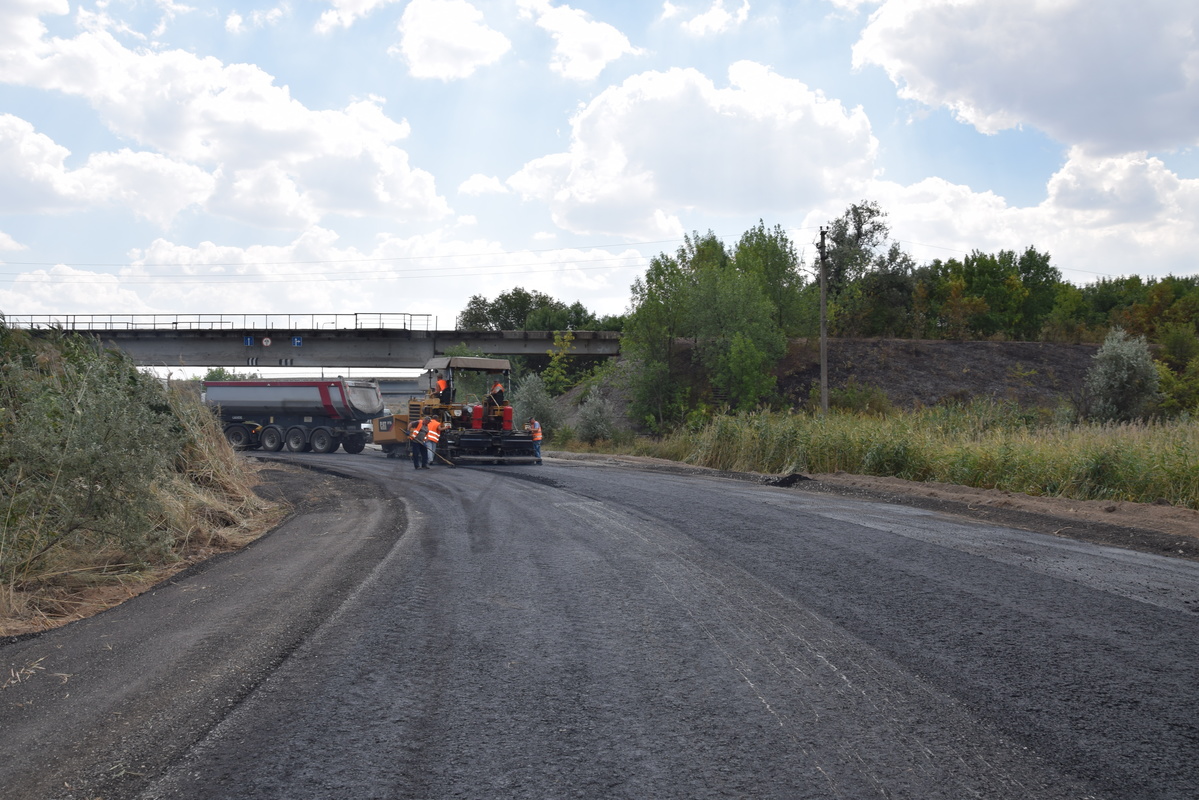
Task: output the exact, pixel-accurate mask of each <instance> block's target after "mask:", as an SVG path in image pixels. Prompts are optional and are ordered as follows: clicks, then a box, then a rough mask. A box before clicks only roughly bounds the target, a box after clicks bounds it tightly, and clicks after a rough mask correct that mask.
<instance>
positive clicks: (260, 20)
mask: <svg viewBox="0 0 1199 800" xmlns="http://www.w3.org/2000/svg"><path fill="white" fill-rule="evenodd" d="M326 13H328V12H326ZM290 14H291V6H289V5H288V4H287V3H284V4H282V5H279V6H275V7H274V8H269V9H267V10H265V11H263V10H261V9H257V10H255V11H253V12H251V13H250V19H249V23H248V24H247V22H246V18H245V17H243V16H242V15H241V14H239V13H237V12H236V11H232V12H230V14H229V16H228V17H226V18H225V30H226V31H228V32H229V33H242V32H243V31H245V30H247V29H249V28H267V27H271V26H273V25H277V24H279V20H281V19H283V18H284V17H286V16H288V15H290Z"/></svg>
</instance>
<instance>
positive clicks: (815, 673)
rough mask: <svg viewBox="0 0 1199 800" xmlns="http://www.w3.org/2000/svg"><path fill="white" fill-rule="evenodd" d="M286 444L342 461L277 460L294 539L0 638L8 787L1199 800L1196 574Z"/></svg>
mask: <svg viewBox="0 0 1199 800" xmlns="http://www.w3.org/2000/svg"><path fill="white" fill-rule="evenodd" d="M273 458H275V459H277V460H283V461H293V462H296V463H303V464H306V465H308V466H312V467H317V468H319V469H321V470H324V472H315V471H314V472H299V473H297V472H296V471H292V470H282V469H277V470H269V471H268V473H267V477H268V478H269V479H270V483H269V484H268V486H271V487H273V489H272V490H273V491H277V492H280V493H284V494H286V495H288V496H289V497H291V498H293V500H294V501H295V502H296V503H297V510H296V513H295V514H294V515H293V516H292V517H291V518H290V519H289V520H288V521H287V522H286V523H285V524H283V525H282V526H280V527H279V528H278V529H277V530H276V531H274V532H273V533H271V534H270V535H268V536H266V537H264V538H263V539H261V540H259V541H258V542H256V543H255V544H254V545H252V546H251V547H249V548H247V549H245V550H244V551H242V552H239V553H236V554H231V555H229V556H226V557H222V558H218V559H214V560H213V561H211V562H208V563H206V564H205V565H203V566H201V567H200V568H197V569H194V570H192V571H191V572H189V573H187V574H184V575H181V576H178V577H176V578H174V579H173V580H171V581H170V582H168V583H166V584H164V585H162V586H161V587H159V588H158V589H156V590H155V591H153V592H150V593H147V594H145V595H142V596H140V597H138V598H135V599H134V600H132V601H130V602H128V603H126V604H124V605H122V606H120V607H118V608H116V609H113V610H111V611H108V612H105V613H104V614H101V615H99V616H97V617H95V618H92V619H90V620H85V621H83V622H79V623H75V624H72V625H69V626H67V627H65V628H63V629H60V630H57V631H53V632H50V633H46V634H42V635H39V636H36V637H31V638H26V639H21V640H17V641H12V642H8V643H6V644H3V645H0V667H2V668H3V669H4V675H5V676H7V675H10V674H11V675H13V676H19V677H20V678H21V679H20V680H19V681H14V680H9V681H8V685H7V686H6V687H5V688H3V689H0V787H2V788H0V795H2V796H3V797H4V798H6V799H7V798H57V797H61V798H95V797H104V798H133V797H138V798H441V797H470V798H475V797H478V798H490V797H505V798H507V797H514V798H515V797H520V798H525V797H527V798H550V797H554V798H556V797H587V798H593V797H596V798H599V797H603V798H608V797H612V798H647V797H654V798H659V797H660V798H706V797H711V798H718V797H720V798H723V797H754V798H808V797H810V798H838V797H840V798H864V797H884V798H912V799H913V800H916V799H917V798H919V799H921V800H924V799H926V798H927V799H931V798H947V799H948V798H955V799H956V798H965V797H987V798H1015V797H1019V798H1054V800H1057V798H1180V799H1181V798H1188V799H1189V798H1194V797H1195V796H1196V795H1197V793H1199V759H1195V758H1194V754H1195V753H1196V752H1199V681H1196V680H1195V678H1196V676H1197V675H1199V615H1197V614H1196V611H1199V564H1196V563H1194V562H1190V561H1183V560H1177V559H1167V558H1163V557H1160V556H1155V555H1149V554H1142V553H1135V552H1130V551H1126V550H1116V549H1112V548H1105V547H1098V546H1095V545H1092V544H1087V543H1080V542H1073V541H1067V540H1062V539H1056V538H1053V537H1049V536H1044V535H1040V534H1036V533H1029V532H1026V531H1018V530H1013V529H1010V528H1003V527H998V526H995V525H984V524H979V523H977V522H974V521H971V520H966V519H962V518H955V517H951V516H948V515H944V514H940V513H936V512H933V511H928V510H922V509H916V508H910V507H905V506H900V505H895V504H880V503H873V502H867V501H863V500H859V499H853V498H843V497H835V496H830V495H826V494H819V493H813V492H809V491H804V487H803V486H802V485H798V486H796V487H794V488H779V487H770V486H763V485H756V484H752V483H747V482H744V481H735V480H729V479H726V478H721V477H716V476H700V475H685V474H672V473H669V472H660V471H647V470H642V469H636V468H631V467H628V466H614V465H600V464H594V463H587V462H575V461H569V462H567V461H560V460H556V459H551V460H547V461H546V463H545V465H544V466H509V467H480V468H469V469H466V468H460V469H446V468H435V469H432V470H429V471H427V472H425V471H422V472H414V471H413V470H412V469H411V466H410V465H408V464H407V463H406V462H404V461H400V460H388V459H385V458H383V457H382V456H381V455H380V454H378V453H377V452H372V451H368V452H367V453H364V454H361V455H359V456H348V455H345V454H339V455H326V456H315V455H312V454H297V455H277V456H274V457H273ZM339 475H340V476H343V477H337V476H339ZM0 677H3V676H0Z"/></svg>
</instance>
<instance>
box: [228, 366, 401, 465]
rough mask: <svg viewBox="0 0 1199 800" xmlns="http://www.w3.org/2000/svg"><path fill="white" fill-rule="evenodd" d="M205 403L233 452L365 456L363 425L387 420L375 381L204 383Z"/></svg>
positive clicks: (301, 380) (341, 379)
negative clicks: (381, 418) (377, 419)
mask: <svg viewBox="0 0 1199 800" xmlns="http://www.w3.org/2000/svg"><path fill="white" fill-rule="evenodd" d="M204 404H205V405H207V406H209V407H210V408H212V409H213V410H214V411H215V412H216V414H217V415H218V416H219V417H220V420H221V423H222V424H223V425H224V432H225V439H226V440H228V442H229V444H231V445H233V447H234V448H236V449H239V450H252V449H257V448H260V447H261V448H262V449H263V450H267V451H270V452H275V451H278V450H282V449H283V448H284V447H286V448H287V449H288V450H290V451H292V452H302V451H307V450H311V451H312V452H314V453H332V452H333V451H334V450H336V449H337V448H338V447H341V448H342V449H343V450H345V451H346V452H347V453H361V452H362V451H363V449H364V448H365V447H366V433H365V431H363V429H362V425H363V423H366V422H369V421H370V420H372V419H374V418H375V417H379V416H382V414H383V412H384V408H383V395H382V394H380V393H379V385H378V384H377V383H376V382H374V381H362V380H349V379H346V378H334V379H325V378H322V379H319V380H314V379H300V380H250V381H205V382H204Z"/></svg>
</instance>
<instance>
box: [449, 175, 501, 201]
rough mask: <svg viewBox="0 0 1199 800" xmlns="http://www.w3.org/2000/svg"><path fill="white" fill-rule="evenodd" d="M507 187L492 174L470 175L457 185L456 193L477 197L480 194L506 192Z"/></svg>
mask: <svg viewBox="0 0 1199 800" xmlns="http://www.w3.org/2000/svg"><path fill="white" fill-rule="evenodd" d="M507 193H508V187H506V186H504V184H503V183H502V182H500V179H499V178H497V177H495V176H494V175H480V174H478V173H476V174H474V175H471V176H470V177H469V178H467V179H466V180H464V181H463V182H462V183H461V184H460V185H459V186H458V194H466V195H471V196H473V197H478V196H479V195H482V194H507Z"/></svg>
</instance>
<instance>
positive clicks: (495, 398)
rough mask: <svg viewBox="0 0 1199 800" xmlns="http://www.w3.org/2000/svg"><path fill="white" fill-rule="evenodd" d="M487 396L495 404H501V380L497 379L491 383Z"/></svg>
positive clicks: (502, 396) (502, 394)
mask: <svg viewBox="0 0 1199 800" xmlns="http://www.w3.org/2000/svg"><path fill="white" fill-rule="evenodd" d="M487 396H488V397H490V398H491V401H492V402H493V403H495V404H496V405H497V406H502V405H503V404H504V384H503V382H502V381H500V380H497V381H496V382H495V383H494V384H492V386H491V391H490V392H488V394H487Z"/></svg>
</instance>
